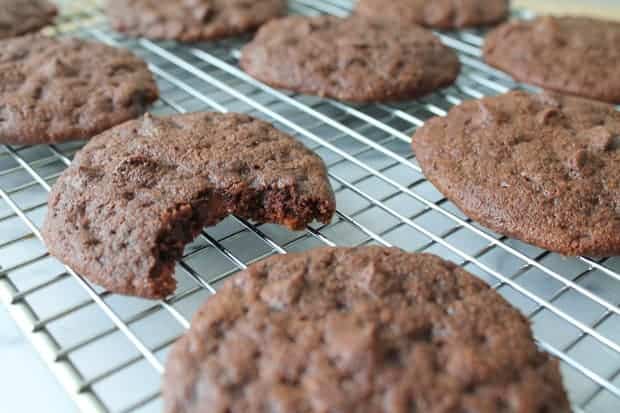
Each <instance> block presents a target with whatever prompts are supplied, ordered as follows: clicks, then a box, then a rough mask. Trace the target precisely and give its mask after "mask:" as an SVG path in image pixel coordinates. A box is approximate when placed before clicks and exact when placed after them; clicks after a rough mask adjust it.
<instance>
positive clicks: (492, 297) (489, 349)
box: [163, 247, 570, 413]
mask: <svg viewBox="0 0 620 413" xmlns="http://www.w3.org/2000/svg"><path fill="white" fill-rule="evenodd" d="M163 395H164V400H165V408H164V411H165V412H166V413H206V412H210V413H243V412H252V413H269V412H279V413H319V412H321V413H324V412H356V413H411V412H425V413H458V412H476V413H499V412H502V413H568V412H569V411H570V408H569V404H568V401H567V398H566V394H565V392H564V390H563V386H562V380H561V377H560V373H559V369H558V364H557V362H556V361H555V360H554V359H552V358H550V357H549V356H548V355H547V354H545V353H541V352H540V351H538V349H537V347H536V344H535V343H534V341H533V339H532V332H531V330H530V326H529V323H528V321H527V320H526V319H525V318H524V317H523V316H522V315H520V314H519V312H518V311H517V310H515V309H514V308H513V307H511V306H510V305H509V304H508V303H507V302H506V301H505V300H504V299H503V298H502V297H501V296H500V295H499V294H497V293H496V292H495V291H493V290H492V289H490V288H489V287H488V286H487V285H486V284H484V283H483V282H482V281H480V280H478V279H477V278H475V277H474V276H472V275H471V274H469V273H467V272H465V271H464V270H462V269H460V268H458V267H457V266H455V265H454V264H451V263H448V262H446V261H443V260H442V259H440V258H438V257H436V256H432V255H426V254H408V253H406V252H403V251H401V250H399V249H388V248H382V247H363V248H354V249H350V248H324V249H316V250H312V251H308V252H305V253H300V254H289V255H285V256H282V255H281V256H276V257H272V258H269V259H267V260H264V261H261V262H259V263H257V264H254V265H252V266H251V267H250V268H248V269H247V270H246V271H244V272H242V273H240V274H237V275H235V276H233V278H232V279H230V280H229V281H227V282H226V284H225V285H224V287H223V288H222V289H221V290H220V291H219V292H218V293H217V294H216V295H215V296H213V297H211V298H209V300H208V301H207V302H206V303H205V304H204V306H203V307H202V308H201V309H200V310H199V311H198V313H197V314H196V315H195V316H194V319H193V321H192V325H191V328H190V330H189V331H188V332H187V333H186V335H185V336H183V337H182V338H181V339H180V340H178V341H177V342H176V343H175V345H174V347H173V349H172V351H171V353H170V355H169V357H168V361H167V364H166V372H165V377H164V385H163Z"/></svg>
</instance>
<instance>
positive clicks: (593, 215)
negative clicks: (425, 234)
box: [413, 92, 620, 256]
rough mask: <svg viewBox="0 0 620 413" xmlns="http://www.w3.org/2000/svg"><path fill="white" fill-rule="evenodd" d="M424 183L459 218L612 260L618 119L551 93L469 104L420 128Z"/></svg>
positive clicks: (619, 230) (617, 244) (617, 220)
mask: <svg viewBox="0 0 620 413" xmlns="http://www.w3.org/2000/svg"><path fill="white" fill-rule="evenodd" d="M413 149H414V152H415V154H416V156H417V159H418V162H419V163H420V166H421V167H422V170H423V172H424V174H425V175H426V176H427V178H428V179H429V180H430V181H431V182H432V183H433V184H434V185H435V186H436V187H437V188H438V189H439V190H440V191H441V192H442V193H443V194H444V195H445V196H446V197H447V198H448V199H450V200H451V201H452V202H454V203H455V204H456V205H457V206H458V207H459V208H460V209H461V210H462V211H463V212H464V213H465V214H466V215H468V216H469V217H470V218H472V219H474V220H476V221H478V222H480V223H481V224H483V225H485V226H487V227H489V228H491V229H492V230H494V231H496V232H499V233H501V234H504V235H508V236H511V237H515V238H518V239H521V240H523V241H525V242H528V243H531V244H534V245H537V246H539V247H541V248H546V249H549V250H552V251H556V252H559V253H561V254H564V255H591V256H609V255H618V254H620V172H619V169H618V165H619V164H620V113H619V112H618V111H616V110H615V108H614V107H613V106H612V105H609V104H606V103H601V102H596V101H591V100H587V99H582V98H576V97H569V96H564V95H559V94H555V93H544V94H528V93H525V92H510V93H507V94H505V95H501V96H497V97H490V98H484V99H482V100H478V101H467V102H465V103H463V104H462V105H459V106H457V107H455V108H453V109H452V110H451V111H450V112H449V113H448V115H447V116H446V117H443V118H434V119H431V120H429V121H427V122H426V124H425V125H424V126H423V127H422V128H420V129H418V131H417V132H416V134H415V135H414V137H413Z"/></svg>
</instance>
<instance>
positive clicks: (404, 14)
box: [355, 0, 510, 29]
mask: <svg viewBox="0 0 620 413" xmlns="http://www.w3.org/2000/svg"><path fill="white" fill-rule="evenodd" d="M355 11H356V13H357V14H360V15H362V16H366V17H368V18H371V19H379V20H390V21H397V22H400V23H401V24H421V25H423V26H427V27H434V28H439V29H457V28H463V27H472V26H480V25H488V24H493V23H497V22H499V21H502V20H504V19H506V17H507V16H508V13H509V11H510V2H509V1H508V0H432V1H429V0H359V1H358V2H357V7H356V9H355Z"/></svg>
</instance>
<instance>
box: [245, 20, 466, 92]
mask: <svg viewBox="0 0 620 413" xmlns="http://www.w3.org/2000/svg"><path fill="white" fill-rule="evenodd" d="M240 64H241V67H242V68H243V69H244V70H245V71H246V72H247V73H249V74H250V75H251V76H253V77H255V78H256V79H258V80H260V81H262V82H265V83H267V84H269V85H271V86H274V87H279V88H283V89H289V90H292V91H295V92H300V93H307V94H313V95H319V96H325V97H331V98H335V99H339V100H344V101H353V102H376V101H387V100H402V99H408V98H414V97H418V96H422V95H425V94H428V93H430V92H432V91H434V90H437V89H439V88H442V87H445V86H449V85H450V84H452V83H453V82H454V80H455V79H456V77H457V76H458V73H459V69H460V64H459V59H458V57H457V55H456V53H455V52H454V51H452V50H451V49H449V48H447V47H446V46H444V45H443V44H442V43H441V41H440V40H439V39H438V38H437V37H436V36H435V35H434V34H433V33H431V32H430V31H428V30H426V29H423V28H422V27H419V26H412V25H404V26H401V25H398V24H393V23H389V22H378V21H369V20H366V19H364V18H361V17H351V18H347V19H341V18H338V17H334V16H318V17H302V16H291V17H286V18H283V19H279V20H275V21H272V22H270V23H268V24H266V25H265V26H263V27H262V28H261V29H260V30H259V31H258V34H257V35H256V37H255V38H254V40H253V41H252V42H251V43H249V44H248V45H246V46H245V47H244V48H243V51H242V57H241V62H240Z"/></svg>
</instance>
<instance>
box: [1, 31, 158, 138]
mask: <svg viewBox="0 0 620 413" xmlns="http://www.w3.org/2000/svg"><path fill="white" fill-rule="evenodd" d="M157 97H158V90H157V85H156V83H155V80H154V79H153V76H152V74H151V72H150V71H149V70H148V67H147V65H146V63H144V62H143V61H142V60H141V59H139V58H137V57H136V56H134V55H133V54H132V53H131V52H129V51H128V50H123V49H117V48H114V47H110V46H107V45H104V44H100V43H94V42H90V41H85V40H80V39H75V38H51V37H43V36H25V37H19V38H14V39H8V40H3V41H0V143H8V144H24V145H31V144H35V143H57V142H62V141H67V140H73V139H86V138H90V137H92V136H93V135H95V134H97V133H99V132H102V131H104V130H106V129H108V128H110V127H112V126H114V125H117V124H119V123H122V122H124V121H126V120H128V119H131V118H135V117H137V116H139V115H141V114H142V113H144V111H145V109H146V108H147V107H148V105H149V104H150V103H152V102H153V101H155V100H156V99H157Z"/></svg>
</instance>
